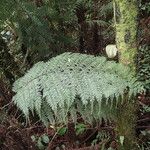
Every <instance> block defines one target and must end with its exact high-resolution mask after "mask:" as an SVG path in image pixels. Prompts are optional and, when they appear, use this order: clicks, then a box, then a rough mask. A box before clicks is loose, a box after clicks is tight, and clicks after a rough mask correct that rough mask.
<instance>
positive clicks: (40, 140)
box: [31, 134, 50, 150]
mask: <svg viewBox="0 0 150 150" xmlns="http://www.w3.org/2000/svg"><path fill="white" fill-rule="evenodd" d="M31 139H32V141H33V142H35V143H36V145H37V147H38V148H39V150H45V148H46V146H45V145H47V144H48V143H49V141H50V139H49V137H48V136H47V135H46V134H43V135H41V136H40V137H38V136H35V135H32V136H31Z"/></svg>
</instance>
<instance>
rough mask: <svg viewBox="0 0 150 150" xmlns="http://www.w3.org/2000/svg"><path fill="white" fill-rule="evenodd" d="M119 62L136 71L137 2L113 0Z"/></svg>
mask: <svg viewBox="0 0 150 150" xmlns="http://www.w3.org/2000/svg"><path fill="white" fill-rule="evenodd" d="M114 20H115V26H116V44H117V48H118V50H119V54H120V56H119V60H120V62H121V63H123V64H125V65H129V66H130V67H131V68H132V70H133V71H136V60H135V59H136V54H137V24H138V0H114Z"/></svg>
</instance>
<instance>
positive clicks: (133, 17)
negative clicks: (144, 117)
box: [114, 0, 138, 150]
mask: <svg viewBox="0 0 150 150" xmlns="http://www.w3.org/2000/svg"><path fill="white" fill-rule="evenodd" d="M137 1H138V0H114V21H115V26H116V45H117V48H118V50H119V62H120V63H123V64H124V65H128V66H129V67H130V68H131V69H132V71H133V73H134V74H135V73H136V60H135V59H136V55H137V24H138V21H137V17H138V5H137V4H138V3H137ZM126 97H127V94H126V95H125V97H124V103H123V105H121V106H118V112H117V116H116V131H117V133H118V139H119V141H120V142H119V143H120V144H119V150H136V149H137V148H136V138H135V131H134V130H135V124H136V115H135V112H136V107H137V105H136V98H135V97H132V100H131V101H129V100H126ZM132 102H133V103H132ZM121 140H122V141H121Z"/></svg>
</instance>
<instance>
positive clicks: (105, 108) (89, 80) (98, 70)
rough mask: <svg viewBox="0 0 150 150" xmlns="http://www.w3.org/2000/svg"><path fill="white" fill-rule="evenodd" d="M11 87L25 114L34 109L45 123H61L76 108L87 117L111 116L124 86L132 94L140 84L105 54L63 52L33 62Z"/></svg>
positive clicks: (126, 70) (65, 120)
mask: <svg viewBox="0 0 150 150" xmlns="http://www.w3.org/2000/svg"><path fill="white" fill-rule="evenodd" d="M13 90H14V91H15V92H16V95H15V96H14V97H13V101H14V102H15V104H16V105H17V106H18V107H19V108H20V109H21V110H22V111H23V113H24V114H25V115H26V116H29V111H31V112H34V110H35V111H36V112H37V114H38V115H39V117H40V118H41V119H42V120H43V121H44V122H45V123H46V122H50V123H56V122H57V123H60V122H61V123H62V122H63V123H64V122H67V116H68V114H70V116H71V117H72V118H73V119H74V121H75V120H76V112H80V114H81V115H82V117H83V118H84V119H85V120H86V121H92V120H93V119H100V118H101V117H104V118H110V117H111V115H112V114H113V113H112V112H113V109H114V106H116V104H117V103H120V101H119V100H120V96H123V95H124V92H125V90H129V95H135V94H136V93H137V92H139V91H141V90H142V85H141V84H140V83H138V82H136V79H135V78H134V76H133V75H132V73H131V72H130V70H129V68H127V67H125V66H123V65H121V64H117V63H115V62H108V61H106V59H105V58H104V57H94V56H91V55H85V54H78V53H64V54H61V55H59V56H57V57H55V58H52V59H50V61H48V62H46V63H44V62H39V63H37V64H36V65H34V67H33V68H31V69H30V70H29V71H28V73H26V75H25V76H23V77H22V78H20V79H18V80H17V81H16V82H15V83H14V87H13ZM110 106H112V107H110Z"/></svg>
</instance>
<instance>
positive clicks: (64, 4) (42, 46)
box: [0, 0, 76, 56]
mask: <svg viewBox="0 0 150 150" xmlns="http://www.w3.org/2000/svg"><path fill="white" fill-rule="evenodd" d="M12 3H13V4H12ZM12 6H13V7H12ZM1 7H2V8H3V9H2V10H3V11H2V12H1V14H0V15H1V16H3V19H2V20H1V23H3V24H4V22H5V21H6V20H9V21H10V23H11V27H12V28H13V29H14V30H15V32H16V33H15V34H17V36H18V38H19V40H20V42H21V43H23V44H24V45H25V46H26V47H27V48H28V49H30V50H32V51H36V52H38V53H39V55H41V56H46V55H55V52H57V50H58V49H59V50H60V51H59V52H58V53H60V52H62V51H63V50H64V46H65V47H67V46H68V45H69V44H72V45H73V35H72V34H70V33H69V32H70V31H71V30H72V29H74V26H73V25H75V24H76V17H75V14H74V12H73V8H74V7H75V0H72V1H69V0H53V1H47V0H43V2H42V3H41V4H40V5H38V4H37V3H36V2H34V1H29V0H10V1H7V0H6V3H5V2H4V1H2V3H1ZM9 8H11V9H9ZM8 10H9V11H8ZM5 13H6V15H4V14H5ZM10 14H11V15H10ZM10 16H11V17H10ZM68 33H69V34H68ZM74 43H75V42H74ZM52 52H53V53H54V54H53V53H52Z"/></svg>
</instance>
